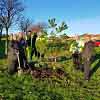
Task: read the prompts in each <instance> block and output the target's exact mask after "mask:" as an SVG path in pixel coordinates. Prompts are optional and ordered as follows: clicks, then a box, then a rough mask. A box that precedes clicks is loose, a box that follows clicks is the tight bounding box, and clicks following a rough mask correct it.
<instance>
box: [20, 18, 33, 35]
mask: <svg viewBox="0 0 100 100" xmlns="http://www.w3.org/2000/svg"><path fill="white" fill-rule="evenodd" d="M31 26H32V22H31V21H30V19H28V18H24V17H22V19H21V20H20V23H19V28H20V30H21V31H22V32H25V33H26V34H27V31H28V30H29V28H30V27H31Z"/></svg>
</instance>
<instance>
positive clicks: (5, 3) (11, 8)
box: [0, 0, 24, 55]
mask: <svg viewBox="0 0 100 100" xmlns="http://www.w3.org/2000/svg"><path fill="white" fill-rule="evenodd" d="M23 10H24V8H23V5H22V3H21V2H20V0H0V21H1V23H2V24H3V26H4V28H5V30H6V43H5V54H6V55H7V54H8V32H9V28H11V26H12V25H13V24H14V22H16V21H18V19H19V16H20V13H21V12H22V11H23Z"/></svg>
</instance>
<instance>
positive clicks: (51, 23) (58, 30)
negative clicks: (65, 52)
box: [48, 18, 68, 35]
mask: <svg viewBox="0 0 100 100" xmlns="http://www.w3.org/2000/svg"><path fill="white" fill-rule="evenodd" d="M48 23H49V28H51V29H52V30H51V32H50V34H51V35H56V34H58V33H61V32H62V31H64V30H66V29H68V26H67V24H66V23H65V22H62V23H61V25H59V26H58V25H57V23H56V19H55V18H52V19H49V20H48Z"/></svg>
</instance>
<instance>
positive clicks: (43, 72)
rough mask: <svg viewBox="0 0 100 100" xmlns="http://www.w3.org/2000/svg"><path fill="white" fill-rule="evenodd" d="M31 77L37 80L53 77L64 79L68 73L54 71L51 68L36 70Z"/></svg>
mask: <svg viewBox="0 0 100 100" xmlns="http://www.w3.org/2000/svg"><path fill="white" fill-rule="evenodd" d="M31 75H32V77H35V78H50V77H52V76H55V77H57V78H63V77H65V76H67V73H65V72H64V71H63V70H61V69H56V70H53V69H51V68H34V69H33V70H31Z"/></svg>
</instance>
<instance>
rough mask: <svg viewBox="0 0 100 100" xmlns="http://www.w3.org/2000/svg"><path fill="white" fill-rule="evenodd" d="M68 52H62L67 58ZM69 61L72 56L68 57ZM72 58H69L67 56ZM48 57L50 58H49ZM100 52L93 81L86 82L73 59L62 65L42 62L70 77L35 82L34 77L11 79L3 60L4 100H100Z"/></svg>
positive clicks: (0, 90)
mask: <svg viewBox="0 0 100 100" xmlns="http://www.w3.org/2000/svg"><path fill="white" fill-rule="evenodd" d="M0 50H1V49H0ZM64 52H65V51H62V52H60V53H61V55H64ZM65 54H66V56H67V58H70V54H68V53H66V52H65ZM67 54H68V55H67ZM47 55H48V54H47ZM99 55H100V48H99V47H98V48H96V59H95V61H94V62H93V64H92V66H91V68H95V72H94V73H93V75H92V77H91V80H90V81H89V82H87V81H85V80H84V73H83V72H81V71H79V70H76V69H75V68H74V67H73V64H72V59H65V60H62V61H59V62H55V63H53V62H49V63H48V62H42V63H43V64H44V63H46V64H47V65H48V67H51V68H52V67H53V66H55V67H56V68H58V67H59V68H61V69H62V70H64V71H65V73H66V76H65V77H62V78H58V77H55V76H52V77H50V78H34V77H32V76H31V75H30V74H23V75H22V76H20V77H18V75H17V74H15V75H13V76H10V75H8V74H7V71H6V70H5V69H6V68H7V62H6V60H5V59H3V58H2V59H0V100H100V68H98V69H96V68H97V67H100V60H99ZM54 71H55V70H54Z"/></svg>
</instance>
